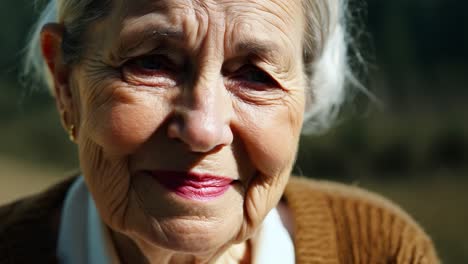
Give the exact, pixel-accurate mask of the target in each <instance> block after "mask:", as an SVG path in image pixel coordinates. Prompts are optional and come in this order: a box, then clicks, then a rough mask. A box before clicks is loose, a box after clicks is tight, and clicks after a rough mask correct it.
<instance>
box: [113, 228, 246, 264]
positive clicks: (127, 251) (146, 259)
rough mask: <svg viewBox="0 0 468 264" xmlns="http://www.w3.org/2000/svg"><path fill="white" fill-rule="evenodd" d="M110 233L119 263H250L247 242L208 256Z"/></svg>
mask: <svg viewBox="0 0 468 264" xmlns="http://www.w3.org/2000/svg"><path fill="white" fill-rule="evenodd" d="M111 233H112V240H113V241H114V245H115V249H116V251H117V252H118V255H119V258H120V262H121V263H150V264H153V263H158V264H160V263H161V264H169V263H170V264H176V263H197V264H202V263H203V264H205V263H219V264H248V263H251V245H250V242H249V241H245V242H242V243H240V244H234V245H230V246H229V247H226V248H223V249H221V250H218V251H215V252H211V253H208V254H201V255H193V254H187V253H180V252H175V251H171V250H167V249H164V248H160V247H157V246H154V245H148V244H147V243H144V242H140V241H134V240H132V239H130V238H129V237H127V236H125V235H123V234H120V233H117V232H113V231H111Z"/></svg>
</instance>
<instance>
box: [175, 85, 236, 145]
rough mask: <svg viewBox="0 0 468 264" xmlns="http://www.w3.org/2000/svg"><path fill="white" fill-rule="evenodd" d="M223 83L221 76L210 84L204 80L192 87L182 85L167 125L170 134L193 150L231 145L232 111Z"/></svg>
mask: <svg viewBox="0 0 468 264" xmlns="http://www.w3.org/2000/svg"><path fill="white" fill-rule="evenodd" d="M222 85H223V82H222V80H220V81H215V82H211V83H210V84H209V83H208V82H206V81H205V82H204V83H201V82H199V84H198V85H197V86H195V87H193V89H184V92H183V93H182V95H181V96H182V98H181V100H179V101H180V102H179V103H178V104H177V105H176V106H175V115H174V117H173V118H172V119H171V121H170V123H169V126H168V136H169V138H175V139H179V140H180V141H182V142H183V143H185V144H186V145H187V146H188V148H189V149H190V151H193V152H209V151H211V150H213V149H216V148H217V147H220V146H226V145H230V144H231V143H232V140H233V133H232V131H231V128H230V120H231V112H232V111H230V106H231V104H230V102H229V101H228V100H229V95H228V94H227V93H226V91H225V89H222V87H223V86H222Z"/></svg>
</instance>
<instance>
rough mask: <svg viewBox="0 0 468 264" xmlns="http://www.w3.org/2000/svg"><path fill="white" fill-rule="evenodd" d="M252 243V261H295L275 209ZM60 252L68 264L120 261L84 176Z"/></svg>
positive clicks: (67, 211) (65, 221)
mask: <svg viewBox="0 0 468 264" xmlns="http://www.w3.org/2000/svg"><path fill="white" fill-rule="evenodd" d="M258 232H259V233H258V236H257V238H256V239H255V240H256V243H254V245H253V250H252V253H253V256H252V260H253V263H258V264H264V263H265V264H274V263H278V264H293V263H294V261H295V256H294V245H293V242H292V240H291V237H290V236H289V233H288V231H287V230H286V228H285V227H284V225H283V223H282V222H281V218H280V216H279V214H278V211H277V210H276V208H274V209H273V210H271V211H270V213H268V215H267V217H266V218H265V220H264V221H263V224H262V226H261V228H260V230H259V231H258ZM57 255H58V259H59V262H60V263H65V264H75V263H76V264H83V263H88V264H107V263H109V264H110V263H119V259H118V257H117V254H116V251H115V248H114V244H113V242H112V239H111V238H110V234H109V231H108V229H107V228H106V226H105V225H104V223H103V222H102V220H101V218H100V217H99V214H98V212H97V209H96V206H95V204H94V201H93V199H92V197H91V195H90V193H89V192H88V189H87V187H86V184H85V183H84V180H83V177H79V178H78V179H77V180H76V181H75V182H74V183H73V184H72V186H71V188H70V190H69V191H68V193H67V195H66V197H65V202H64V205H63V210H62V216H61V221H60V227H59V238H58V246H57Z"/></svg>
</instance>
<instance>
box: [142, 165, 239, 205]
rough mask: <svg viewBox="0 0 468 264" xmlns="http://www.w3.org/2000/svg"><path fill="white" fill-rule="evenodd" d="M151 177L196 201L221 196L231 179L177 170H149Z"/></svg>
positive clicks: (229, 185)
mask: <svg viewBox="0 0 468 264" xmlns="http://www.w3.org/2000/svg"><path fill="white" fill-rule="evenodd" d="M150 174H151V176H152V177H153V179H155V180H156V181H158V182H159V183H160V184H161V185H162V186H164V187H165V188H166V189H168V190H170V191H172V192H174V193H175V194H177V195H179V196H181V197H183V198H186V199H189V200H197V201H210V200H214V199H216V198H218V197H220V196H222V195H223V194H224V193H225V192H226V191H227V190H228V189H229V188H230V187H231V185H232V183H233V180H232V179H229V178H225V177H219V176H214V175H210V174H199V173H192V172H178V171H151V172H150Z"/></svg>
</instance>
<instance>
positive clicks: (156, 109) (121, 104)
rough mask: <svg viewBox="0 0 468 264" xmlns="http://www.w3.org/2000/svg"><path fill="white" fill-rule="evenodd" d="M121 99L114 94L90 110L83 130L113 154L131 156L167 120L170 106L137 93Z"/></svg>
mask: <svg viewBox="0 0 468 264" xmlns="http://www.w3.org/2000/svg"><path fill="white" fill-rule="evenodd" d="M135 97H136V98H133V99H134V100H130V101H129V100H126V101H122V100H121V99H119V97H116V96H112V97H111V98H110V99H109V100H107V102H106V103H105V104H103V105H100V106H99V107H92V108H91V111H89V112H88V114H87V115H88V116H87V118H86V119H87V120H91V121H90V122H86V123H87V124H84V125H83V131H84V133H87V134H88V135H87V136H88V137H89V138H91V140H92V141H94V142H96V144H98V145H100V146H101V147H102V148H103V149H104V151H105V152H106V153H108V154H110V155H116V156H122V155H129V154H131V153H133V152H135V150H136V149H137V148H138V147H139V146H141V145H142V144H143V143H144V142H146V141H147V140H148V139H149V138H150V137H151V136H152V135H153V133H155V131H156V130H157V129H158V127H159V126H160V125H161V124H162V123H163V122H164V120H165V118H166V115H167V112H168V111H167V110H166V109H167V107H164V101H163V100H161V98H159V97H157V96H148V95H146V96H145V95H141V96H135Z"/></svg>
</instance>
